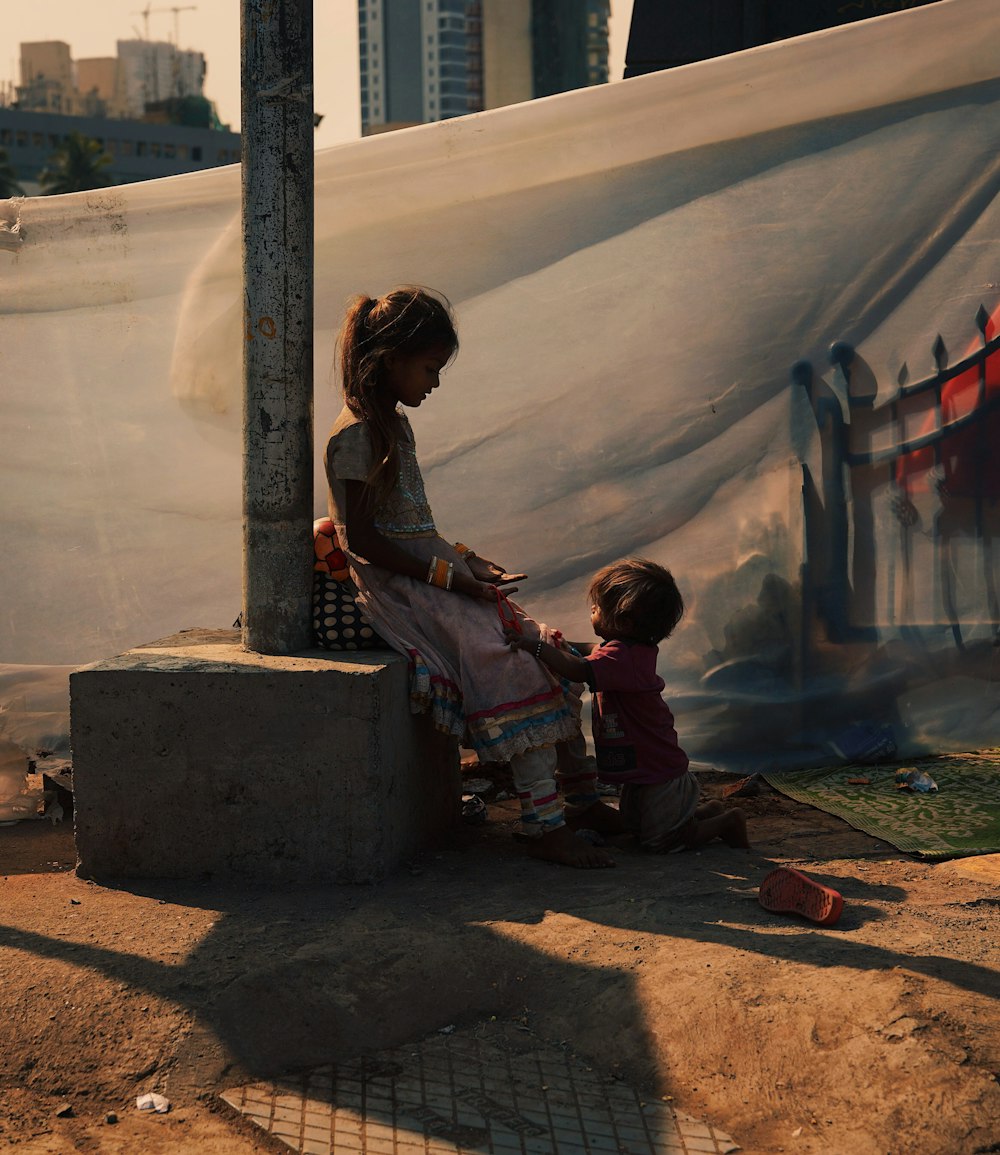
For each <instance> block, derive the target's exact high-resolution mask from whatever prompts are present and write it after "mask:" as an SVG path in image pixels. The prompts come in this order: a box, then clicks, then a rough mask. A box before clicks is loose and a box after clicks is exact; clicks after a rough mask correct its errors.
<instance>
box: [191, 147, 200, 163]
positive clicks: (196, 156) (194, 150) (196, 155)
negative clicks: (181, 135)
mask: <svg viewBox="0 0 1000 1155" xmlns="http://www.w3.org/2000/svg"><path fill="white" fill-rule="evenodd" d="M191 159H192V160H201V145H200V144H193V145H191Z"/></svg>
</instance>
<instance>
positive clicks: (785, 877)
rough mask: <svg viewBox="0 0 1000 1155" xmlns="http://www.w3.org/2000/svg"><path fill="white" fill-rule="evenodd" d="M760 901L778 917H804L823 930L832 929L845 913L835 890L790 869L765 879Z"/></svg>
mask: <svg viewBox="0 0 1000 1155" xmlns="http://www.w3.org/2000/svg"><path fill="white" fill-rule="evenodd" d="M757 901H758V902H759V903H760V905H761V906H762V907H763V908H764V909H765V910H770V911H773V912H774V913H775V914H801V915H802V916H803V918H808V919H810V920H811V921H812V922H817V923H819V925H820V926H833V924H834V923H835V922H836V921H837V919H838V918H840V912H841V911H842V910H843V909H844V899H843V897H842V896H841V895H840V894H839V893H838V892H837V891H836V890H834V889H833V888H832V887H830V886H824V885H823V884H822V883H821V882H817V881H816V880H815V879H814V878H810V877H809V875H808V874H803V873H802V871H801V870H795V869H793V868H792V867H791V866H779V867H778V868H777V869H776V870H772V871H771V873H770V874H767V875H765V876H764V878H763V879H762V880H761V884H760V893H759V894H758V895H757Z"/></svg>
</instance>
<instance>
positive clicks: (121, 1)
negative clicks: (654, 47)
mask: <svg viewBox="0 0 1000 1155" xmlns="http://www.w3.org/2000/svg"><path fill="white" fill-rule="evenodd" d="M632 2H633V0H611V62H610V65H611V75H612V77H614V78H615V79H618V78H620V77H621V74H622V72H623V70H624V67H625V47H626V43H627V41H628V28H629V22H630V20H631V16H632ZM147 4H148V5H149V7H150V9H151V11H150V12H149V16H148V20H149V37H150V39H153V40H170V39H173V34H174V27H175V20H176V25H177V27H178V28H179V30H180V45H181V47H182V48H192V49H196V50H197V51H199V52H202V53H204V54H205V58H206V60H207V62H208V75H207V77H206V80H205V95H206V96H207V97H208V98H209V99H210V100H214V101H215V103H216V105H217V106H218V109H219V115H220V117H221V118H222V120H223V121H224V122H225V123H228V124H230V125H231V126H232V127H233V128H234V129H237V128H238V127H239V122H240V4H239V0H192V3H191V4H181V3H180V2H179V0H178V4H177V5H168V4H164V3H162V0H161V2H160V3H159V4H157V3H156V0H96V2H95V0H91V2H90V3H85V2H82V0H35V2H34V3H32V2H31V0H21V2H20V3H16V4H11V3H5V4H4V14H3V39H4V46H5V58H4V59H0V82H3V83H4V85H5V86H6V85H7V84H10V83H17V82H19V81H20V73H19V67H18V45H19V44H20V43H21V42H22V41H31V40H64V41H65V42H66V43H67V44H69V46H70V50H71V52H72V55H73V58H74V59H75V60H76V59H79V58H81V57H87V56H114V55H115V43H116V41H118V40H130V39H133V38H134V37H135V36H137V35H139V34H141V33H143V32H144V30H145V19H144V16H143V10H144V8H145V6H146V5H147ZM175 7H176V8H177V9H179V11H177V12H176V13H175V12H174V8H175ZM314 10H315V18H316V25H315V81H316V111H317V112H321V113H323V117H324V119H323V123H322V124H321V125H320V128H319V129H318V131H317V133H316V144H317V147H320V148H325V147H326V146H328V145H331V144H337V143H339V142H340V141H343V140H351V139H353V138H354V137H356V136H358V135H359V133H360V127H359V125H360V111H359V108H360V101H359V95H358V50H357V10H358V6H357V0H316V3H315V5H314Z"/></svg>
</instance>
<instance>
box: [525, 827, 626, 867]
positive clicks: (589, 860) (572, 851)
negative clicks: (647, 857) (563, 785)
mask: <svg viewBox="0 0 1000 1155" xmlns="http://www.w3.org/2000/svg"><path fill="white" fill-rule="evenodd" d="M525 842H526V845H527V849H528V854H529V855H531V857H532V858H541V859H543V860H544V861H546V862H558V863H560V864H561V865H562V866H575V867H577V868H579V869H583V870H588V869H593V868H597V867H603V866H614V865H615V860H614V859H613V858H612V857H611V855H610V854H608V852H607V851H606V850H602V849H601V847H599V846H591V845H590V843H589V842H586V841H584V839H582V838H577V836H576V835H575V834H574V833H573V831H572V830H571V829H570V828H569V827H568V826H558V827H556V829H555V830H550V831H548V832H547V833H546V834H540V835H537V836H536V837H534V838H528V839H525Z"/></svg>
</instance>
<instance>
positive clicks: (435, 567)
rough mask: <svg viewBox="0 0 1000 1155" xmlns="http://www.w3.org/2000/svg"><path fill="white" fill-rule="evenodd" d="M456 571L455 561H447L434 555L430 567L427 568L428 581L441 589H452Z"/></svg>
mask: <svg viewBox="0 0 1000 1155" xmlns="http://www.w3.org/2000/svg"><path fill="white" fill-rule="evenodd" d="M454 573H455V563H454V562H451V561H445V559H444V558H443V557H432V558H431V564H430V567H429V568H428V570H427V582H428V584H429V585H432V586H437V587H438V588H439V589H443V590H450V589H451V582H452V578H453V576H454Z"/></svg>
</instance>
